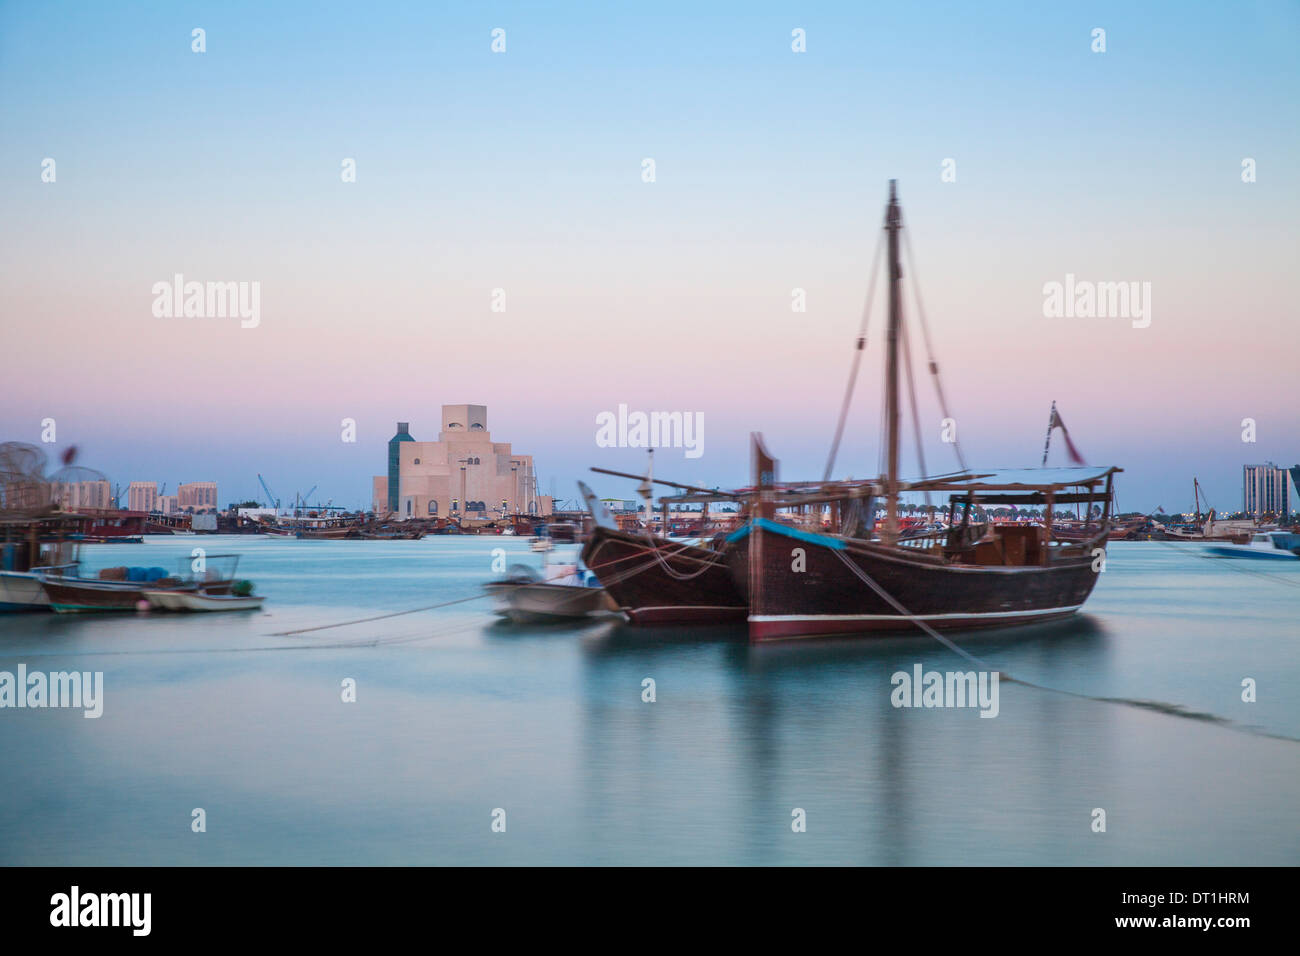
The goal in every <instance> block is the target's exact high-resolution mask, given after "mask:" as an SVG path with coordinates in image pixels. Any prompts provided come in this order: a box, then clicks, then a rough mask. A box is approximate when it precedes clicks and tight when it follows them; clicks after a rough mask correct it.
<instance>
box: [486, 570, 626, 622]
mask: <svg viewBox="0 0 1300 956" xmlns="http://www.w3.org/2000/svg"><path fill="white" fill-rule="evenodd" d="M549 572H550V573H549V574H546V575H543V574H539V573H538V572H537V571H535V570H534V569H533V568H530V567H527V566H526V565H516V566H515V567H513V568H511V569H510V572H509V573H508V574H507V575H506V577H505V578H504V579H502V580H500V581H490V582H488V583H487V584H485V585H483V587H484V589H485V590H486V591H487V592H488V593H489V594H490V595H492V597H493V598H494V604H495V608H494V609H495V611H496V613H497V614H499V615H501V616H502V617H507V618H509V619H510V620H511V621H513V622H514V623H516V624H523V623H528V622H540V623H547V622H554V621H572V620H581V619H585V618H589V617H599V616H602V615H606V614H616V613H618V606H617V605H616V604H615V603H614V601H613V599H612V598H611V597H610V596H609V594H608V593H606V591H605V589H604V588H603V587H602V586H601V584H600V581H599V580H598V579H597V578H596V576H595V575H594V574H592V573H591V571H589V570H587V569H584V568H582V567H580V566H577V565H567V566H562V567H552V568H550V569H549Z"/></svg>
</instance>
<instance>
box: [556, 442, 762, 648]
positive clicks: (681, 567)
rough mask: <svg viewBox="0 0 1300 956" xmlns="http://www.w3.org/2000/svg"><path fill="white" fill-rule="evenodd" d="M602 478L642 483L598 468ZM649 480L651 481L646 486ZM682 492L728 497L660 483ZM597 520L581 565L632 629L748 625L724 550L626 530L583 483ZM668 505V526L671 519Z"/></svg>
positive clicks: (745, 605) (742, 599)
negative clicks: (634, 626)
mask: <svg viewBox="0 0 1300 956" xmlns="http://www.w3.org/2000/svg"><path fill="white" fill-rule="evenodd" d="M592 470H593V471H599V472H601V473H603V474H614V475H620V476H621V477H625V478H639V477H641V476H639V475H625V474H622V473H619V472H609V471H606V470H605V469H600V468H594V469H592ZM649 480H650V479H646V481H647V483H648V482H649ZM658 483H659V484H665V485H671V486H673V487H676V488H678V489H682V490H687V491H690V492H694V493H697V494H706V495H710V496H713V497H718V498H724V497H729V495H728V493H725V492H719V493H714V492H710V491H708V490H707V489H702V488H690V486H687V485H680V484H677V483H675V482H668V481H660V482H658ZM578 488H579V489H580V490H581V492H582V497H583V500H584V501H585V502H586V504H587V510H588V512H589V513H590V514H591V518H592V523H593V527H592V531H591V537H590V538H589V539H588V540H587V543H586V544H585V545H584V546H583V549H582V561H583V563H584V564H585V565H586V566H587V567H588V568H590V569H591V570H592V571H593V572H594V573H595V574H596V575H597V577H599V578H600V582H601V584H603V585H604V587H605V590H606V591H608V592H609V595H610V597H611V598H613V600H614V603H615V604H616V605H617V606H618V608H619V609H620V610H621V611H622V612H623V613H624V615H626V617H627V619H628V620H629V621H630V622H631V623H633V624H686V623H688V624H723V623H728V622H739V621H744V620H745V618H746V616H747V615H748V613H749V606H748V602H747V601H746V600H745V597H744V594H743V592H742V591H741V589H740V588H739V587H737V585H736V582H735V581H734V580H733V578H732V574H731V570H730V568H729V567H728V565H727V561H726V557H725V555H724V554H723V553H722V551H720V550H717V549H715V548H711V547H706V546H704V545H701V544H692V543H691V542H689V541H685V540H681V539H678V540H669V539H668V538H663V537H660V536H658V535H654V534H651V533H650V532H649V531H622V530H620V529H619V527H618V524H617V522H615V521H614V518H613V516H612V515H610V513H609V511H608V509H606V508H605V506H604V505H603V504H601V502H600V500H599V499H597V498H596V496H595V495H594V494H593V493H592V491H591V489H590V488H588V487H587V486H586V485H585V484H583V483H582V482H578ZM666 515H667V511H666V506H665V524H664V527H667V526H668V525H667V520H666Z"/></svg>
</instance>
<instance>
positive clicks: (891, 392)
mask: <svg viewBox="0 0 1300 956" xmlns="http://www.w3.org/2000/svg"><path fill="white" fill-rule="evenodd" d="M902 226H903V214H902V210H900V209H899V206H898V180H896V179H891V180H890V181H889V208H888V209H887V210H886V211H885V231H886V232H887V233H888V235H889V335H888V339H887V343H888V348H887V349H886V354H885V423H886V428H887V429H888V438H887V440H888V442H889V471H888V472H887V473H886V476H885V532H884V534H883V535H881V541H882V542H884V543H885V544H894V543H895V542H896V541H897V540H898V445H899V428H898V333H899V325H900V323H901V322H902V299H903V297H902V295H901V294H900V289H899V280H900V279H901V278H902V275H903V271H902V268H901V267H900V266H899V262H898V231H899V230H900V229H901V228H902Z"/></svg>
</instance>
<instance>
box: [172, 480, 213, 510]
mask: <svg viewBox="0 0 1300 956" xmlns="http://www.w3.org/2000/svg"><path fill="white" fill-rule="evenodd" d="M176 507H177V509H178V510H180V511H189V512H196V511H216V510H217V483H216V482H215V481H189V482H183V483H182V484H181V485H180V486H179V487H178V488H177V489H176Z"/></svg>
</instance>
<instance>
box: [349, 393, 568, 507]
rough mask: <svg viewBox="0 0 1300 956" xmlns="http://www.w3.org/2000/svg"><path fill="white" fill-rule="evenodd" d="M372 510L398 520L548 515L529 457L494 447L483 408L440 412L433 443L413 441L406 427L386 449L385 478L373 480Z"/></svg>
mask: <svg viewBox="0 0 1300 956" xmlns="http://www.w3.org/2000/svg"><path fill="white" fill-rule="evenodd" d="M372 491H373V494H372V501H373V505H372V507H373V510H374V511H375V512H376V513H377V514H381V515H386V514H395V515H397V516H398V517H399V518H402V519H406V518H437V517H448V516H452V515H456V516H464V517H487V516H489V515H493V514H500V513H502V512H503V511H504V512H506V513H508V514H515V513H518V514H547V513H548V512H549V509H548V508H547V504H548V502H549V499H544V498H541V497H539V496H538V494H537V478H536V474H535V472H534V471H533V456H532V455H523V454H519V453H517V452H515V451H514V450H513V449H512V448H511V446H510V443H509V442H494V441H493V440H492V435H491V433H490V432H489V431H488V425H487V406H486V405H444V406H442V430H441V431H440V432H439V433H438V440H437V441H416V440H415V438H413V437H412V436H411V433H410V424H409V423H408V422H398V423H397V433H396V434H395V435H394V436H393V438H392V439H391V440H390V441H389V443H388V474H386V475H376V476H375V478H374V482H373V486H372Z"/></svg>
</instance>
